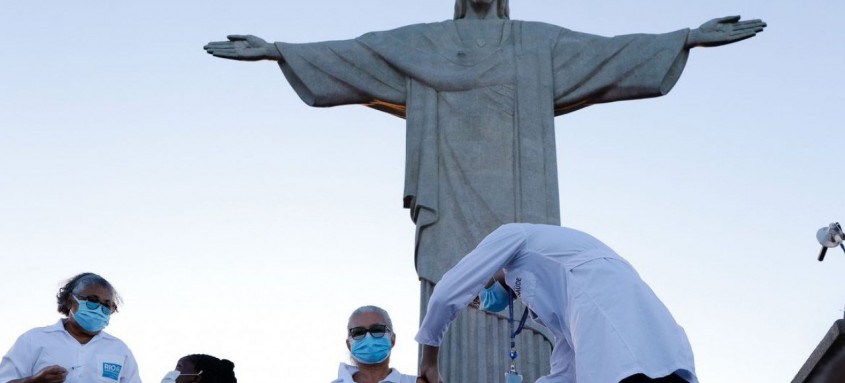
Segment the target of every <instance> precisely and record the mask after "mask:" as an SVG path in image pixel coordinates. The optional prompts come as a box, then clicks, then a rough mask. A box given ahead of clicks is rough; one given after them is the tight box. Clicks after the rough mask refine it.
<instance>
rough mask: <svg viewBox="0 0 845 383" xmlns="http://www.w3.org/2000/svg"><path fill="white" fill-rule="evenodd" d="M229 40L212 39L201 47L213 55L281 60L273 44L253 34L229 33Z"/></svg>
mask: <svg viewBox="0 0 845 383" xmlns="http://www.w3.org/2000/svg"><path fill="white" fill-rule="evenodd" d="M226 38H228V39H229V41H212V42H210V43H208V44H206V45H205V46H204V47H202V49H205V51H206V52H207V53H208V54H210V55H214V56H215V57H222V58H224V59H231V60H241V61H258V60H276V61H281V60H282V54H281V53H279V50H278V49H276V45H275V44H269V43H267V42H266V41H264V39H262V38H260V37H256V36H253V35H229V36H226Z"/></svg>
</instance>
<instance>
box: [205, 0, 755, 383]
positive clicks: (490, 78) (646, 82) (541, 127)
mask: <svg viewBox="0 0 845 383" xmlns="http://www.w3.org/2000/svg"><path fill="white" fill-rule="evenodd" d="M508 14H509V11H508V1H507V0H457V2H456V5H455V18H454V20H449V21H443V22H439V23H431V24H417V25H410V26H405V27H401V28H398V29H394V30H390V31H384V32H372V33H367V34H365V35H363V36H361V37H358V38H355V39H352V40H343V41H327V42H318V43H306V44H289V43H282V42H277V43H274V44H272V43H267V42H265V41H264V40H262V39H260V38H258V37H255V36H248V35H232V36H229V37H228V40H229V41H221V42H211V43H209V44H208V45H206V46H205V47H204V48H205V50H206V51H207V52H208V53H210V54H212V55H214V56H217V57H222V58H227V59H234V60H244V61H257V60H273V61H276V62H278V64H279V66H280V67H281V69H282V72H283V73H284V75H285V77H286V78H287V80H288V82H290V84H291V86H292V87H293V88H294V90H295V91H296V92H297V94H298V95H299V97H300V98H301V99H302V100H303V101H304V102H305V103H306V104H308V105H311V106H318V107H328V106H336V105H346V104H361V105H365V106H369V107H372V108H374V109H377V110H380V111H383V112H387V113H390V114H393V115H396V116H398V117H401V118H404V119H405V120H406V142H407V147H406V156H407V158H406V170H405V192H404V206H405V208H407V209H410V213H411V218H412V219H413V221H414V223H415V224H416V248H415V263H416V269H417V273H418V275H419V277H420V280H421V281H422V302H421V307H422V309H423V311H424V310H425V307H426V303H427V300H428V296H429V294H430V292H431V289H432V287H433V285H434V284H435V283H436V282H437V281H438V280H440V278H441V276H442V275H443V274H444V273H445V272H446V271H447V270H449V269H450V268H451V267H452V266H454V265H455V264H456V263H457V262H458V260H459V258H460V257H461V256H462V255H463V254H466V253H468V252H469V251H470V250H472V249H473V248H474V247H475V246H476V245H477V244H478V242H479V241H481V239H482V238H484V237H485V236H486V235H487V234H489V233H490V232H492V231H493V230H494V229H496V228H497V227H499V226H501V225H502V224H505V223H511V222H530V223H543V224H553V225H559V224H560V206H559V197H558V182H557V165H556V158H555V139H554V117H555V116H559V115H562V114H565V113H569V112H572V111H575V110H578V109H581V108H584V107H587V106H590V105H593V104H599V103H605V102H613V101H621V100H632V99H640V98H647V97H657V96H661V95H664V94H666V93H667V92H669V90H670V89H671V88H672V86H673V85H674V84H675V82H676V81H677V80H678V78H679V76H680V75H681V72H682V71H683V68H684V65H685V63H686V60H687V56H688V53H689V50H690V49H691V48H694V47H702V46H704V47H707V46H718V45H724V44H729V43H733V42H737V41H740V40H744V39H747V38H750V37H753V36H754V35H755V34H756V33H758V32H761V31H762V30H763V28H765V26H766V24H765V23H763V22H762V21H760V20H752V21H740V18H739V17H738V16H736V17H724V18H720V19H714V20H711V21H708V22H707V23H704V24H703V25H702V26H701V27H700V28H698V29H692V30H689V29H682V30H679V31H676V32H670V33H666V34H656V35H652V34H633V35H624V36H616V37H610V38H607V37H601V36H595V35H590V34H585V33H580V32H574V31H571V30H568V29H565V28H561V27H558V26H554V25H549V24H544V23H539V22H526V21H514V20H510V19H509V17H508ZM422 314H424V313H422ZM496 322H501V323H498V324H497V323H496ZM506 328H507V326H506V325H504V322H503V321H502V320H501V319H500V318H498V317H495V316H491V315H489V314H484V313H482V312H479V311H476V310H474V309H468V310H467V311H465V312H464V314H463V316H462V318H460V319H459V320H457V321H456V322H455V323H454V324H453V325H452V328H451V329H450V334H449V335H448V336H447V340H446V341H445V342H444V347H443V348H442V349H441V360H442V363H441V368H442V369H443V370H444V372H446V375H445V378H446V380H447V381H452V382H471V381H476V382H496V381H499V380H501V379H502V372H503V371H504V366H505V359H506V358H505V357H503V356H502V355H504V354H502V353H504V352H505V351H501V353H500V350H505V348H506V346H502V347H501V348H498V347H499V346H498V344H499V343H497V342H501V344H502V345H504V344H505V342H506V341H507V337H506V336H505V335H506V333H507V330H506ZM523 334H524V335H521V337H522V341H523V343H526V344H527V346H528V347H534V346H536V348H537V350H538V351H536V352H537V353H538V354H537V355H536V358H534V357H529V358H520V359H523V362H524V363H525V364H524V365H523V366H522V369H523V371H525V375H526V381H533V380H532V377H534V378H536V377H538V376H540V375H541V374H542V372H543V371H548V366H545V365H542V363H541V362H539V361H543V360H547V359H548V354H547V353H548V352H549V349H550V344H549V342H548V341H547V339H545V338H544V337H545V336H546V335H545V334H540V333H531V332H530V331H527V332H525V333H523ZM449 337H451V339H448V338H449ZM535 343H536V344H535ZM532 345H534V346H532ZM486 348H495V349H496V350H495V351H487V350H486ZM532 353H534V351H530V352H526V353H524V354H523V355H526V356H530V355H532ZM488 354H489V357H488ZM452 360H454V361H455V363H459V364H457V365H453V366H450V361H452ZM532 360H533V361H532ZM485 363H486V364H485ZM500 365H501V366H502V367H501V368H500V367H499V366H500ZM532 369H533V370H536V371H532ZM488 370H489V371H488ZM447 371H448V372H447ZM488 374H489V375H488Z"/></svg>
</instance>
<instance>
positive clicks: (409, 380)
mask: <svg viewBox="0 0 845 383" xmlns="http://www.w3.org/2000/svg"><path fill="white" fill-rule="evenodd" d="M356 372H358V367H356V366H350V365H348V364H346V363H341V364H340V367H338V368H337V379H335V380H332V383H355V381H354V380H352V375H355V373H356ZM416 382H417V377H416V376H413V375H405V374H402V373H400V372H399V370H397V369H395V368H391V369H390V374H388V375H387V376H386V377H385V378H384V379H382V380H380V381H379V383H416Z"/></svg>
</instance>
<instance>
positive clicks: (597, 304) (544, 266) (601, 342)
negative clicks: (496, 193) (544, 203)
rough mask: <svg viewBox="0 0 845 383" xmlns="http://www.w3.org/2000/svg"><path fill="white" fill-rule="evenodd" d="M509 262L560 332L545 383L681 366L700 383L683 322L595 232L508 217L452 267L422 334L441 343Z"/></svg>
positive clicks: (595, 381)
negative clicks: (677, 320)
mask: <svg viewBox="0 0 845 383" xmlns="http://www.w3.org/2000/svg"><path fill="white" fill-rule="evenodd" d="M502 269H504V272H505V280H506V281H507V283H508V285H509V286H510V287H511V288H513V289H514V291H515V292H516V294H517V296H518V297H519V299H520V300H521V301H522V302H523V303H525V304H526V305H527V306H528V307H529V308H530V309H531V311H532V312H533V313H534V315H533V318H534V320H535V321H537V322H538V323H540V324H542V325H544V326H546V327H547V328H548V329H549V330H550V331H551V332H552V334H553V335H554V337H555V339H554V348H553V351H552V355H551V360H550V364H551V373H550V375H547V376H545V377H542V378H540V379H539V380H537V382H538V383H539V382H542V383H573V382H577V383H608V382H618V381H620V380H622V379H623V378H625V377H628V376H631V375H634V374H637V373H643V374H646V375H648V376H650V377H653V378H656V377H662V376H666V375H669V374H672V373H676V374H678V375H680V376H681V377H683V378H684V379H686V380H687V381H688V382H692V383H697V382H698V379H697V378H696V376H695V365H694V361H693V354H692V349H691V348H690V345H689V341H688V340H687V337H686V334H685V333H684V330H683V328H681V326H679V325H678V324H677V323H675V320H674V319H673V318H672V315H671V314H670V313H669V310H668V309H666V307H665V306H664V305H663V303H662V302H660V299H658V298H657V296H656V295H655V294H654V292H653V291H652V290H651V289H650V288H649V287H648V285H646V284H645V282H643V281H642V280H641V279H640V277H639V275H638V274H637V272H636V271H635V270H634V269H633V268H632V267H631V265H630V264H628V262H627V261H625V260H624V259H622V257H620V256H619V255H617V254H616V253H615V252H614V251H613V250H611V249H610V247H608V246H607V245H605V244H604V243H602V242H601V241H599V240H598V239H596V238H594V237H592V236H590V235H589V234H587V233H583V232H580V231H578V230H574V229H569V228H565V227H560V226H550V225H534V224H524V223H520V224H508V225H504V226H502V227H500V228H498V229H496V230H495V231H494V232H493V233H491V234H490V235H488V236H487V237H486V238H484V240H483V241H481V243H480V244H479V245H478V247H476V248H475V250H473V251H472V252H470V253H469V254H468V255H466V256H465V257H464V258H463V259H461V261H460V262H458V264H457V265H455V266H454V267H453V268H452V269H451V270H449V271H448V272H447V273H446V274H445V275H444V276H443V278H442V279H441V280H440V282H438V283H437V286H436V287H435V288H434V292H433V293H432V295H431V299H430V300H429V303H428V311H427V312H426V315H425V318H424V319H423V321H422V323H421V324H420V329H419V332H418V333H417V336H416V340H417V342H419V343H421V344H427V345H432V346H439V345H440V343H441V341H442V340H443V334H444V332H445V331H446V329H447V327H448V326H449V323H450V322H451V321H452V320H453V319H455V317H456V316H457V315H458V312H459V311H460V310H462V309H464V308H465V307H467V305H468V304H469V303H470V301H472V300H473V299H474V298H475V297H476V296H477V295H478V293H479V292H480V291H481V289H482V288H484V285H485V283H486V282H487V281H488V280H489V279H490V277H492V276H493V274H494V273H496V272H497V271H499V270H502Z"/></svg>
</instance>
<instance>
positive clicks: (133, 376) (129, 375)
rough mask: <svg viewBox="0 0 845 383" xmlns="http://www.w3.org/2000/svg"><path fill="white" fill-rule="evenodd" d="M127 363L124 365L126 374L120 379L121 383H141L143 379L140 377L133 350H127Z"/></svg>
mask: <svg viewBox="0 0 845 383" xmlns="http://www.w3.org/2000/svg"><path fill="white" fill-rule="evenodd" d="M126 351H127V354H126V361H125V362H124V363H123V364H124V366H123V368H125V369H126V371H125V373H124V374H122V376H121V377H120V382H121V383H141V377H140V376H139V375H138V362H137V361H135V356H134V355H132V350H129V348H127V349H126Z"/></svg>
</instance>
